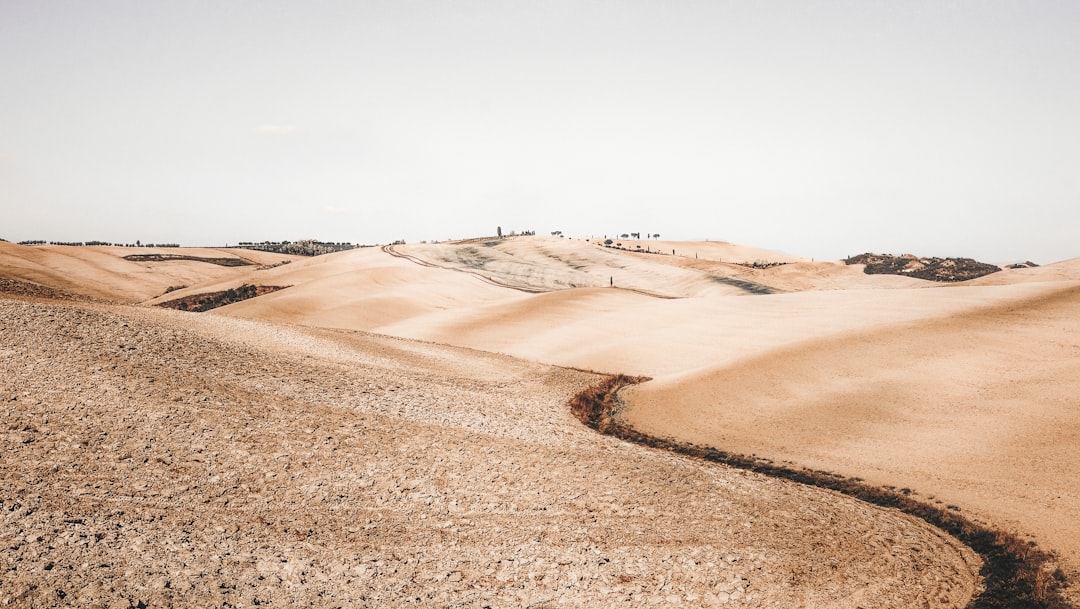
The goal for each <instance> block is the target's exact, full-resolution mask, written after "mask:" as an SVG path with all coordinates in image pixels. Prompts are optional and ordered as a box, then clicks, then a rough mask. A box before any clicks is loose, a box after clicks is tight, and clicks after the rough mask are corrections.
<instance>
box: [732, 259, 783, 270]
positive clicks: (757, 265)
mask: <svg viewBox="0 0 1080 609" xmlns="http://www.w3.org/2000/svg"><path fill="white" fill-rule="evenodd" d="M732 264H737V265H739V266H745V267H746V268H748V269H759V270H764V269H771V268H773V267H777V266H784V265H785V264H791V263H790V262H769V261H768V260H755V261H753V262H733V263H732Z"/></svg>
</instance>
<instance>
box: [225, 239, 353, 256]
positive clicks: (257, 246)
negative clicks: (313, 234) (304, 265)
mask: <svg viewBox="0 0 1080 609" xmlns="http://www.w3.org/2000/svg"><path fill="white" fill-rule="evenodd" d="M240 247H241V248H243V249H249V250H259V251H262V252H273V253H275V254H293V255H296V256H319V255H321V254H330V253H333V252H342V251H345V250H351V249H354V248H357V247H365V246H362V245H355V244H353V243H345V242H342V243H333V242H326V241H316V240H314V239H301V240H300V241H263V242H262V243H254V242H251V241H241V242H240Z"/></svg>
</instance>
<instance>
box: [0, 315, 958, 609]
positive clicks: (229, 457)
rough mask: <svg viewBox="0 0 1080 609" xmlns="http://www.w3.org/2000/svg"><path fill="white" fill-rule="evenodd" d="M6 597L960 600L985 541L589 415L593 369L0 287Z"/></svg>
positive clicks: (195, 601)
mask: <svg viewBox="0 0 1080 609" xmlns="http://www.w3.org/2000/svg"><path fill="white" fill-rule="evenodd" d="M0 315H2V317H3V319H4V320H5V322H6V323H5V324H4V325H3V326H2V327H0V350H2V356H0V397H2V400H3V401H2V404H3V406H2V408H3V409H4V419H3V420H4V429H3V431H2V434H0V455H2V457H3V458H0V502H2V504H0V508H2V513H3V514H4V518H3V520H2V521H0V542H2V546H0V547H2V550H0V599H2V600H3V601H4V602H5V604H6V605H7V606H14V607H37V606H59V607H63V606H71V607H86V606H125V607H126V606H129V605H130V606H144V605H145V606H150V607H158V606H224V605H226V604H228V605H229V606H254V605H263V606H266V605H269V606H275V607H285V606H300V605H302V606H314V607H332V606H354V607H380V606H401V605H410V604H414V605H417V606H468V607H483V606H492V607H495V606H518V607H525V606H551V607H555V606H566V607H579V606H589V607H611V606H634V607H639V606H663V607H671V606H684V605H692V606H721V605H723V606H748V607H749V606H753V607H796V606H814V607H856V606H868V605H873V606H876V607H897V608H906V607H914V606H920V607H921V606H928V607H959V606H962V605H964V604H965V603H966V602H967V600H968V599H969V598H970V596H971V594H972V592H973V590H974V586H975V582H976V578H975V575H974V572H975V571H976V570H977V567H978V565H977V564H976V562H977V561H976V560H975V558H974V557H973V556H971V554H970V552H968V551H967V550H966V549H964V548H959V547H956V545H955V543H954V542H953V540H951V539H950V538H947V537H944V536H943V535H941V534H940V532H938V531H937V530H935V529H932V528H929V527H928V526H926V525H924V524H922V523H920V522H917V521H913V520H912V519H910V518H907V517H905V516H902V515H898V514H896V513H893V512H890V511H886V510H882V509H878V508H873V507H871V506H868V505H866V504H862V503H859V502H856V501H854V500H850V499H847V498H844V497H840V496H836V495H834V494H832V493H827V492H821V491H817V490H814V489H809V488H805V487H800V486H797V485H793V484H790V483H784V482H781V481H776V480H771V479H765V478H761V477H758V476H755V475H750V474H746V473H742V472H737V471H732V470H728V469H724V468H719V467H715V466H709V465H707V464H704V463H698V462H694V461H690V460H686V459H682V458H678V457H675V456H672V455H669V454H667V453H662V452H657V451H651V450H647V449H642V448H641V447H638V446H634V445H629V444H625V443H622V442H619V441H616V440H613V439H611V438H607V437H604V436H599V435H597V434H595V433H594V432H592V431H591V430H588V429H586V428H585V427H583V426H582V425H580V424H579V423H578V422H577V421H576V420H574V419H573V418H572V417H571V416H570V414H569V412H568V411H567V408H566V402H567V400H568V399H569V397H570V396H571V395H572V394H573V393H574V392H576V391H578V390H579V389H580V388H581V387H582V386H583V385H584V384H586V383H588V382H590V381H591V380H592V379H593V377H592V376H591V375H588V374H585V373H580V372H574V371H567V370H563V369H555V368H548V367H543V366H538V365H531V364H524V363H522V362H520V361H517V360H512V359H508V358H504V357H498V356H492V355H485V354H482V353H477V352H469V351H461V350H455V349H450V348H444V347H438V346H434V345H425V344H418V343H409V342H404V341H398V340H392V339H387V338H380V337H375V336H370V335H362V334H351V333H340V332H338V333H335V332H330V331H321V330H302V329H298V328H289V327H284V326H281V325H267V324H261V323H254V322H247V321H241V320H234V319H228V318H225V317H221V316H217V315H213V314H185V313H179V312H174V311H165V310H156V309H154V310H150V309H143V310H137V309H132V308H108V307H104V306H100V305H99V306H93V307H89V308H87V307H86V306H76V305H64V304H43V303H39V302H22V301H16V300H4V299H0Z"/></svg>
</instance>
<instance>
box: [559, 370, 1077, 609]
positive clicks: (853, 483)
mask: <svg viewBox="0 0 1080 609" xmlns="http://www.w3.org/2000/svg"><path fill="white" fill-rule="evenodd" d="M647 380H649V379H648V378H646V377H634V376H626V375H622V374H619V375H615V376H610V377H608V378H606V379H605V380H603V381H601V382H600V383H597V384H596V385H593V386H592V387H589V388H588V389H586V390H584V391H582V392H581V393H579V394H578V395H576V396H574V397H573V398H572V399H571V400H570V411H571V412H572V413H573V414H574V416H575V417H577V418H578V420H580V421H581V422H582V423H584V424H585V425H587V426H589V427H591V428H592V429H595V430H596V431H599V432H600V433H603V434H606V435H610V436H615V437H617V438H620V439H622V440H626V441H628V442H634V443H636V444H642V445H645V446H650V447H653V448H659V449H663V450H667V451H671V452H675V453H679V454H682V455H687V456H689V457H694V458H697V459H702V460H705V461H710V462H713V463H722V464H724V465H727V466H729V467H736V468H739V469H744V470H750V471H754V472H757V473H760V474H764V475H766V476H772V477H774V478H784V479H787V480H792V481H795V482H798V483H800V484H806V485H808V486H816V487H819V488H825V489H829V490H833V491H837V492H839V493H843V494H845V495H848V496H851V497H855V498H856V499H860V500H862V501H865V502H867V503H871V504H874V505H878V506H882V507H886V508H893V509H897V510H900V511H901V512H904V513H906V514H910V515H912V516H915V517H917V518H920V519H922V520H923V521H925V522H927V523H929V524H931V525H933V526H935V527H937V528H939V529H941V530H942V531H945V532H946V533H948V534H950V535H952V536H953V537H955V538H957V539H958V540H960V541H961V542H962V543H964V544H965V545H967V546H968V547H970V548H971V549H972V550H974V551H975V552H977V553H978V554H979V555H980V556H981V557H982V559H983V568H982V571H981V572H980V575H981V576H982V578H983V585H984V588H985V589H984V590H983V592H982V594H979V595H978V596H976V597H975V598H973V599H972V600H971V602H970V603H969V604H968V609H1073V606H1072V605H1071V604H1069V603H1068V602H1067V601H1066V600H1065V599H1064V598H1063V597H1062V595H1061V590H1062V589H1063V588H1065V587H1066V586H1067V585H1068V583H1067V582H1066V579H1065V574H1064V572H1063V571H1062V570H1061V569H1060V568H1055V562H1054V556H1053V555H1052V554H1050V553H1048V552H1045V551H1043V550H1041V549H1039V548H1038V547H1037V546H1036V545H1035V543H1034V542H1028V541H1024V540H1023V539H1020V538H1019V537H1017V536H1015V535H1013V534H1011V533H1006V532H1003V531H995V530H993V529H990V528H989V527H986V526H984V525H981V524H978V523H976V522H972V521H971V520H969V519H967V518H965V517H964V516H962V515H960V513H959V509H958V508H956V507H955V506H948V507H946V508H941V507H937V506H934V505H930V504H928V503H924V502H922V501H918V500H916V499H914V498H912V497H911V490H910V489H900V490H899V491H897V490H896V489H895V488H892V487H877V486H873V485H870V484H867V483H865V482H863V481H862V480H861V479H858V478H847V477H845V476H840V475H837V474H834V473H830V472H825V471H820V470H809V469H797V468H794V467H785V466H782V465H776V464H775V463H773V462H771V461H769V460H767V459H761V458H758V457H753V456H750V457H748V456H745V455H739V454H734V453H728V452H725V451H721V450H717V449H715V448H711V447H707V446H698V445H696V444H691V443H689V442H677V441H675V440H672V439H667V438H655V437H653V436H649V435H647V434H644V433H641V432H640V431H637V430H636V429H634V428H632V427H630V426H629V425H626V424H624V423H621V422H619V420H618V417H617V415H618V411H619V408H620V406H621V404H620V402H619V397H618V395H617V394H618V391H619V389H621V388H622V387H625V386H627V385H634V384H637V383H641V382H644V381H647Z"/></svg>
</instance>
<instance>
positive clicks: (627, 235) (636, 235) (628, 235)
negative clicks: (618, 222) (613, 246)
mask: <svg viewBox="0 0 1080 609" xmlns="http://www.w3.org/2000/svg"><path fill="white" fill-rule="evenodd" d="M619 238H620V239H641V233H623V234H621V235H619ZM645 238H646V239H659V238H660V233H656V234H655V235H654V234H651V233H646V234H645Z"/></svg>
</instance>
